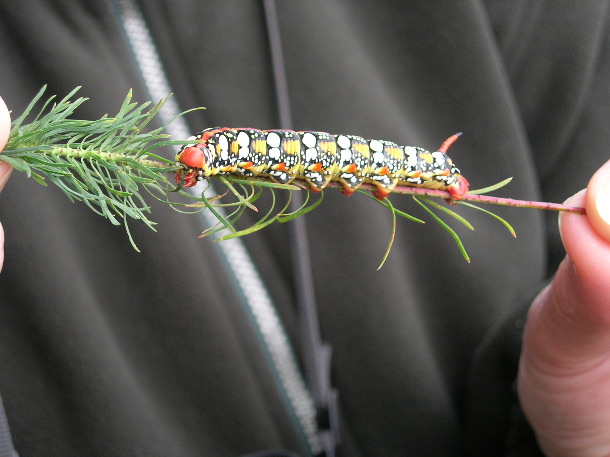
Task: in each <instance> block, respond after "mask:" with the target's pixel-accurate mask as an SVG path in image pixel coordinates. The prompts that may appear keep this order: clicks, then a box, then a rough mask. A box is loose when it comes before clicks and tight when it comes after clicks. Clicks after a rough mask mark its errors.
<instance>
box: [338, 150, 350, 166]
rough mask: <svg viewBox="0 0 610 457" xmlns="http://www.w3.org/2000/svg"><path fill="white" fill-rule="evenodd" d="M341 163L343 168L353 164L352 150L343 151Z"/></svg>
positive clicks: (341, 152)
mask: <svg viewBox="0 0 610 457" xmlns="http://www.w3.org/2000/svg"><path fill="white" fill-rule="evenodd" d="M339 157H340V159H339V163H340V164H341V166H342V167H344V166H346V165H349V164H351V163H352V151H351V150H350V149H341V151H340V156H339Z"/></svg>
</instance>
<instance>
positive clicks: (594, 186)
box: [585, 161, 610, 242]
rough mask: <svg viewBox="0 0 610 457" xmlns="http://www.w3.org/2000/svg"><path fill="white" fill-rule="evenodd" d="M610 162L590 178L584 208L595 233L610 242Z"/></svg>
mask: <svg viewBox="0 0 610 457" xmlns="http://www.w3.org/2000/svg"><path fill="white" fill-rule="evenodd" d="M609 177H610V161H608V162H606V163H605V164H604V165H603V166H602V167H601V168H600V169H599V170H598V171H597V172H596V173H595V174H594V175H593V177H592V178H591V181H589V185H588V186H587V195H586V198H585V208H586V210H587V217H588V218H589V220H590V221H591V225H593V228H595V231H596V232H597V233H598V234H599V235H600V236H601V237H602V238H604V239H605V240H606V241H608V242H610V181H609V180H608V178H609Z"/></svg>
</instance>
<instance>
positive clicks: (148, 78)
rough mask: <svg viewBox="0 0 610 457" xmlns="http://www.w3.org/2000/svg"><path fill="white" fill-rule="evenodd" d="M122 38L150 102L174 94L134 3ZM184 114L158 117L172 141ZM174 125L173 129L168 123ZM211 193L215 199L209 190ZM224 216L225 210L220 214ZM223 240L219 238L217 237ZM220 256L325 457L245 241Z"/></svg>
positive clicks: (225, 245) (125, 14) (173, 104)
mask: <svg viewBox="0 0 610 457" xmlns="http://www.w3.org/2000/svg"><path fill="white" fill-rule="evenodd" d="M115 2H116V4H117V6H118V11H119V17H120V20H121V22H122V25H123V28H124V33H125V35H126V37H127V40H128V43H129V45H130V48H131V51H132V53H133V56H134V58H135V61H136V63H137V65H138V69H139V70H140V73H141V77H142V79H143V81H144V85H145V87H146V89H147V91H148V92H149V95H150V97H151V99H152V100H160V99H162V98H165V97H167V95H168V94H170V93H171V92H172V91H171V88H170V85H169V82H168V79H167V77H166V74H165V71H164V69H163V67H162V64H161V60H160V58H159V54H158V52H157V50H156V48H155V45H154V41H153V39H152V36H151V35H150V32H149V30H148V27H147V25H146V22H145V21H144V18H143V17H142V15H141V13H140V11H139V10H138V8H137V6H136V4H135V2H134V1H133V0H115ZM180 113H181V110H180V107H179V106H178V103H177V101H176V99H175V98H169V99H168V100H167V102H166V103H165V104H164V105H163V107H162V109H161V110H160V112H159V118H160V120H161V122H162V123H163V124H165V125H167V127H166V130H167V132H168V133H169V134H170V135H171V136H172V137H174V138H188V137H189V136H190V131H189V128H188V125H187V123H186V121H185V120H184V119H183V118H182V117H177V116H178V115H179V114H180ZM170 121H171V123H170ZM208 189H209V192H210V193H213V192H212V191H211V189H210V188H208ZM188 190H189V191H191V192H192V193H193V194H195V195H197V193H198V192H199V195H200V194H201V187H200V186H195V187H194V188H189V189H188ZM217 211H218V212H219V213H221V214H222V213H223V211H222V208H217ZM199 214H200V216H201V218H202V219H203V222H204V223H205V225H206V227H209V226H211V225H214V224H216V223H217V221H216V219H215V217H214V215H213V214H212V213H211V212H209V211H203V212H201V213H199ZM219 236H220V235H219ZM214 245H215V246H217V248H218V249H219V251H220V252H221V253H222V257H224V260H225V262H226V265H227V267H228V269H229V270H230V273H231V275H232V277H233V278H234V279H235V281H234V284H235V285H236V286H237V288H238V291H239V293H240V295H241V296H242V297H243V299H244V301H245V303H246V305H247V308H248V311H249V312H250V314H251V316H252V317H253V318H254V321H255V322H256V327H257V331H258V333H259V336H260V337H261V338H262V340H263V342H264V346H265V348H266V351H267V353H268V356H269V358H270V359H271V361H272V365H273V369H274V371H275V374H276V376H277V379H279V381H280V384H281V386H280V387H281V388H282V390H283V393H284V395H285V397H286V398H287V399H288V402H289V403H290V406H291V409H292V411H293V413H294V415H295V417H296V419H297V421H298V424H299V426H300V429H301V432H302V434H303V435H304V439H305V441H306V444H307V446H308V447H309V449H310V451H311V452H312V453H313V454H314V455H315V454H318V453H319V452H320V451H321V444H320V439H319V435H318V428H317V424H316V417H315V416H316V411H315V406H314V402H313V399H312V398H311V395H310V393H309V391H308V390H307V387H306V384H305V381H304V379H303V377H302V375H301V372H300V370H299V368H298V364H297V362H296V357H295V355H294V353H293V350H292V347H291V344H290V342H289V340H288V337H287V335H286V332H285V330H284V328H283V326H282V323H281V321H280V319H279V317H278V314H277V312H276V310H275V307H274V305H273V302H272V300H271V297H270V295H269V293H268V291H267V289H266V288H265V286H264V284H263V281H262V279H261V277H260V275H259V274H258V271H257V270H256V267H255V265H254V263H253V262H252V259H251V258H250V256H249V255H248V253H247V251H246V248H245V246H244V245H243V243H242V242H241V240H239V239H237V238H234V239H230V240H225V241H223V242H221V243H214Z"/></svg>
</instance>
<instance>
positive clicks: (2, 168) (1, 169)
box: [0, 97, 13, 271]
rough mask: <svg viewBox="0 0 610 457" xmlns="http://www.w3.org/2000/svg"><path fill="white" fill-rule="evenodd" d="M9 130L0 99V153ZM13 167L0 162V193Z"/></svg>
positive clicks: (0, 259) (0, 234) (0, 232)
mask: <svg viewBox="0 0 610 457" xmlns="http://www.w3.org/2000/svg"><path fill="white" fill-rule="evenodd" d="M10 130H11V116H10V114H9V112H8V109H7V107H6V105H5V104H4V100H2V97H0V151H2V149H4V145H5V144H6V142H7V141H8V135H9V132H10ZM12 170H13V167H11V166H10V165H9V164H7V163H5V162H0V191H1V190H2V189H3V188H4V184H6V181H7V180H8V178H9V176H10V175H11V171H12ZM3 263H4V229H3V228H2V224H1V223H0V271H2V264H3Z"/></svg>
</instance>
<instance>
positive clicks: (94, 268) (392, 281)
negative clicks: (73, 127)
mask: <svg viewBox="0 0 610 457" xmlns="http://www.w3.org/2000/svg"><path fill="white" fill-rule="evenodd" d="M141 3H142V4H143V5H142V12H143V15H144V18H145V20H146V22H147V24H148V27H149V28H150V31H151V33H152V35H153V36H154V38H155V40H156V44H157V47H158V50H159V52H160V55H161V57H162V64H163V66H164V68H165V71H166V72H167V75H168V78H169V81H170V83H171V90H172V91H173V92H174V93H175V98H176V100H177V101H178V102H179V104H180V106H181V107H182V108H183V109H187V108H191V107H195V106H205V107H206V108H207V110H206V111H197V112H195V113H192V114H190V115H188V117H187V120H188V122H189V124H190V126H191V128H192V130H193V131H197V130H201V129H203V128H206V127H211V126H215V125H227V126H233V127H243V126H251V127H256V128H263V129H269V128H277V127H279V122H280V121H279V117H278V110H277V99H276V95H275V89H274V78H273V72H272V65H271V55H270V51H269V36H268V33H269V30H268V26H267V25H266V22H265V17H264V14H263V7H262V2H257V1H244V0H222V1H220V0H218V1H193V0H172V1H167V2H141ZM277 7H278V14H279V21H280V30H281V38H282V45H283V51H284V54H283V57H284V62H285V70H286V74H287V81H288V89H289V95H290V101H291V107H292V111H291V114H292V118H293V122H294V128H295V129H299V130H321V131H328V132H331V133H352V134H356V135H361V136H363V137H367V138H378V139H387V140H391V141H395V142H397V143H399V144H403V145H414V146H422V147H425V148H427V149H432V150H434V149H435V148H437V147H438V146H439V145H440V143H441V142H442V141H443V140H444V139H445V138H446V137H448V136H449V135H451V134H453V133H455V132H458V131H462V132H464V134H463V135H462V137H461V138H460V140H459V141H458V142H457V143H456V144H455V145H454V146H453V147H452V149H451V151H450V152H451V156H452V157H453V158H454V161H455V162H456V163H457V165H458V166H459V168H460V169H461V170H462V172H463V174H464V175H465V176H466V177H467V178H468V180H469V181H470V183H471V186H472V188H480V187H484V186H487V185H490V184H493V183H496V182H498V181H500V180H502V179H504V178H507V177H511V176H512V177H513V181H512V183H511V184H510V185H509V186H508V187H506V188H504V189H502V190H501V191H499V192H498V194H499V195H502V196H507V197H513V198H524V199H531V200H546V201H554V202H562V201H563V200H564V199H565V198H567V197H568V196H570V195H572V194H573V193H574V192H576V191H578V190H579V189H581V188H583V187H585V186H586V184H587V181H588V179H589V177H590V176H591V174H592V173H593V172H594V170H596V169H597V168H598V167H599V166H600V165H601V164H602V163H603V162H604V161H605V160H606V159H607V157H608V152H607V148H608V144H610V128H608V125H609V121H610V84H609V81H610V80H609V78H608V76H609V74H610V73H609V71H610V67H609V65H610V47H609V45H610V43H609V41H608V40H609V38H610V34H609V29H608V26H609V21H608V20H609V16H608V3H607V2H602V1H597V2H595V1H590V2H578V3H575V2H567V1H547V2H544V1H512V2H504V1H501V0H498V1H487V2H485V1H476V0H459V1H444V0H413V1H408V2H406V1H399V0H394V1H392V0H381V1H374V2H373V1H365V0H357V1H354V0H351V1H347V0H310V1H278V2H277ZM43 84H48V85H49V89H48V93H49V94H58V95H64V94H65V93H67V92H68V91H69V90H71V89H72V88H74V87H75V86H81V85H82V86H83V88H82V90H81V95H85V96H88V97H90V99H91V100H90V101H89V102H88V103H87V104H86V105H85V106H83V108H82V109H79V111H78V115H79V116H80V117H82V118H94V117H96V116H100V115H102V114H104V113H113V112H116V110H117V109H118V107H119V105H120V102H121V100H122V99H123V97H124V96H125V95H126V93H127V91H128V90H129V89H130V88H133V89H134V92H135V97H136V98H137V99H138V100H146V99H147V93H146V90H145V88H144V86H143V84H142V82H141V79H140V77H139V75H138V70H137V67H136V65H135V63H134V59H133V56H132V54H131V52H130V50H129V48H128V46H127V44H126V38H125V36H124V34H123V32H122V30H121V23H120V21H119V19H118V17H117V14H116V10H115V7H114V6H113V4H112V2H111V1H110V0H101V1H100V0H90V1H76V0H55V1H45V2H40V1H35V0H22V1H20V2H14V1H12V0H0V94H1V95H2V96H3V97H4V99H5V101H6V102H7V104H8V105H9V107H11V108H12V109H13V112H14V114H17V113H20V112H21V110H23V108H24V107H25V105H26V104H27V102H28V101H29V100H30V99H31V98H32V97H33V96H34V94H35V93H36V92H37V91H38V89H39V88H40V87H41V86H42V85H43ZM324 196H325V201H324V202H323V204H322V205H321V206H320V207H318V208H317V209H316V210H315V211H313V212H312V213H310V214H309V215H307V216H306V225H307V229H308V238H309V250H310V253H311V260H312V266H313V283H314V285H315V293H316V299H317V305H318V311H319V320H320V327H321V332H322V337H323V340H324V341H325V342H327V343H329V344H330V345H331V346H332V350H333V358H332V382H333V385H334V387H336V388H337V390H338V392H339V394H340V410H341V416H342V440H343V445H342V451H343V454H342V455H343V456H344V457H373V456H374V457H394V456H422V457H424V456H426V457H428V456H435V457H445V456H485V457H488V456H495V455H497V456H501V455H510V456H535V455H539V451H538V450H537V448H536V445H535V440H534V438H533V435H532V433H531V431H529V430H528V428H527V425H526V423H525V421H524V420H523V419H522V417H521V415H520V413H519V410H518V407H517V402H516V398H515V395H514V389H513V388H514V386H513V383H514V379H515V376H516V370H517V362H518V355H519V349H520V334H521V329H522V326H523V323H524V319H525V312H526V310H527V306H528V304H529V303H530V301H531V299H532V297H533V296H534V295H535V294H536V293H537V292H538V291H539V290H540V288H541V287H542V285H543V284H544V282H545V281H547V280H548V278H549V276H550V275H552V272H553V271H554V268H555V267H556V265H557V263H558V261H559V260H560V259H561V257H562V256H563V251H562V247H561V243H560V240H559V236H558V233H557V224H556V215H555V214H543V213H542V212H539V211H534V210H528V209H506V208H500V209H497V208H489V209H492V210H494V211H497V212H498V214H501V215H502V216H504V217H506V218H507V219H508V220H510V222H511V223H512V224H513V226H514V227H515V229H516V231H517V239H513V238H512V237H511V236H510V235H509V234H508V233H507V232H506V231H505V230H504V228H503V227H502V226H501V225H500V224H498V223H497V221H495V220H493V219H492V218H490V217H488V216H486V215H484V214H482V213H479V212H476V211H474V210H469V209H467V208H458V211H459V212H460V214H463V215H464V216H466V217H467V218H468V219H469V220H470V221H471V223H472V224H473V225H474V226H475V228H476V230H475V232H470V231H468V230H466V229H465V228H461V227H457V228H456V230H457V231H458V233H459V234H460V236H461V237H462V239H463V241H464V244H465V246H466V249H467V250H468V252H469V254H470V257H471V259H472V261H471V263H470V264H467V263H466V262H465V261H464V260H463V259H462V257H461V256H460V254H459V252H458V250H457V248H456V247H455V245H454V243H453V240H452V239H451V237H450V236H449V235H448V234H447V233H446V232H445V231H444V230H442V229H441V228H440V227H438V226H437V225H436V224H434V223H433V222H432V221H431V220H429V219H427V220H428V223H427V224H425V225H423V226H422V225H419V224H414V223H411V222H408V221H406V220H399V221H398V224H397V235H396V239H395V241H394V246H393V249H392V252H391V254H390V256H389V259H388V260H387V262H386V264H385V266H384V267H383V268H382V269H381V270H380V271H376V268H377V266H378V264H379V262H380V261H381V258H382V256H383V253H384V251H385V248H386V245H387V243H388V240H389V237H390V234H391V225H392V222H391V220H392V219H391V215H390V213H389V212H388V211H387V210H386V209H384V208H382V207H381V206H380V205H377V204H375V203H374V202H373V201H371V200H370V199H368V198H366V197H364V196H362V195H359V194H357V195H354V196H352V197H351V198H349V199H348V198H345V197H343V196H342V195H341V194H339V192H337V191H334V190H328V191H326V192H325V194H324ZM391 201H392V202H393V204H394V205H395V206H396V207H397V208H399V209H401V210H404V211H406V212H409V213H411V214H414V215H416V216H418V217H423V218H426V215H425V214H424V213H423V212H422V210H421V209H420V208H419V206H417V205H416V204H415V203H414V202H413V201H412V200H411V198H410V197H407V196H399V195H396V196H392V197H391ZM150 203H151V206H152V215H151V217H152V218H153V219H154V220H155V221H157V222H158V225H157V227H156V228H157V232H153V231H151V230H149V229H148V228H146V227H145V226H144V225H143V224H138V223H132V224H131V226H130V229H131V231H132V233H133V236H134V238H135V240H136V242H137V244H138V246H139V248H140V250H141V252H140V253H137V252H135V251H134V250H133V249H132V248H131V246H130V244H129V241H128V238H127V236H126V234H125V231H124V229H123V228H122V227H114V226H112V225H111V224H110V223H109V222H108V221H106V220H104V219H103V218H101V217H99V216H97V215H95V214H94V213H93V212H91V211H90V210H89V209H87V208H86V207H85V206H84V205H82V204H73V203H70V202H69V201H68V199H67V198H66V197H65V196H64V195H63V194H62V193H61V192H60V191H59V190H58V189H56V188H53V187H48V188H44V187H42V186H39V185H38V184H37V183H36V182H34V181H33V180H32V179H27V178H26V176H24V175H22V174H18V173H15V174H14V175H13V177H12V178H11V180H10V181H9V183H8V185H7V187H6V188H5V190H4V191H3V192H2V194H1V195H0V220H1V221H2V224H3V226H4V229H5V232H6V259H5V266H4V270H3V271H2V274H1V275H0V394H1V395H2V398H3V400H4V404H5V407H6V413H7V416H8V419H9V422H10V425H11V430H12V433H13V438H14V442H15V447H16V449H17V451H18V452H19V453H20V456H21V457H43V456H44V457H49V456H57V457H84V456H100V457H101V456H104V457H106V456H107V457H116V456H141V457H153V456H160V457H161V456H162V457H195V456H197V457H204V456H219V457H238V456H242V455H245V454H248V453H253V452H256V451H261V450H265V449H274V448H275V449H287V450H291V451H293V452H297V453H299V454H300V455H306V449H305V447H304V446H303V442H302V439H301V438H300V436H299V433H298V431H297V427H295V422H294V419H293V417H292V413H291V411H290V410H289V408H287V406H286V401H285V399H284V398H283V397H282V394H281V393H280V391H279V389H278V388H277V382H276V379H275V378H274V375H273V373H272V371H271V370H270V366H269V361H268V357H267V355H266V354H265V352H264V350H263V348H262V345H261V341H260V339H259V337H258V336H257V333H256V331H255V328H254V327H253V325H252V321H251V318H250V317H249V315H248V313H247V312H246V311H245V310H244V307H243V299H242V297H241V296H240V294H239V293H238V292H236V290H235V287H234V279H233V278H232V277H231V276H230V275H229V274H227V271H226V268H225V262H224V261H223V259H222V258H221V255H220V253H219V250H218V248H217V247H216V246H215V245H214V243H212V242H211V241H210V240H207V239H203V240H202V239H198V238H197V235H199V233H200V232H201V231H202V229H203V228H204V227H203V226H202V224H201V220H200V219H199V218H198V217H196V216H186V215H182V214H178V213H176V212H175V211H173V210H172V209H170V208H168V207H167V206H165V205H163V204H161V203H158V202H155V201H150ZM452 225H453V226H455V225H456V224H453V223H452ZM244 243H245V245H246V246H247V247H248V250H249V252H250V255H251V256H252V258H253V259H254V261H255V263H256V265H257V266H258V268H259V272H260V274H261V276H262V278H263V280H264V282H265V284H266V287H267V289H268V292H269V294H270V296H271V297H272V299H273V302H274V304H275V306H276V307H277V310H278V314H279V316H280V317H281V319H282V322H283V325H284V327H285V329H286V331H287V334H288V336H289V338H290V340H291V341H292V344H293V347H294V348H295V351H296V353H297V356H298V357H299V360H301V343H300V341H301V336H302V331H301V328H300V324H299V316H298V312H297V305H296V302H297V300H296V296H297V291H298V289H299V287H298V286H299V285H298V284H297V283H296V281H297V280H296V279H295V278H296V276H295V272H294V269H293V268H292V257H293V253H294V242H293V241H292V239H291V226H290V224H281V225H276V226H272V227H269V228H267V229H265V230H263V231H261V232H259V233H257V234H255V235H251V236H248V237H246V238H245V239H244ZM257 292H258V291H257V290H252V291H248V293H252V294H256V293H257Z"/></svg>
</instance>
